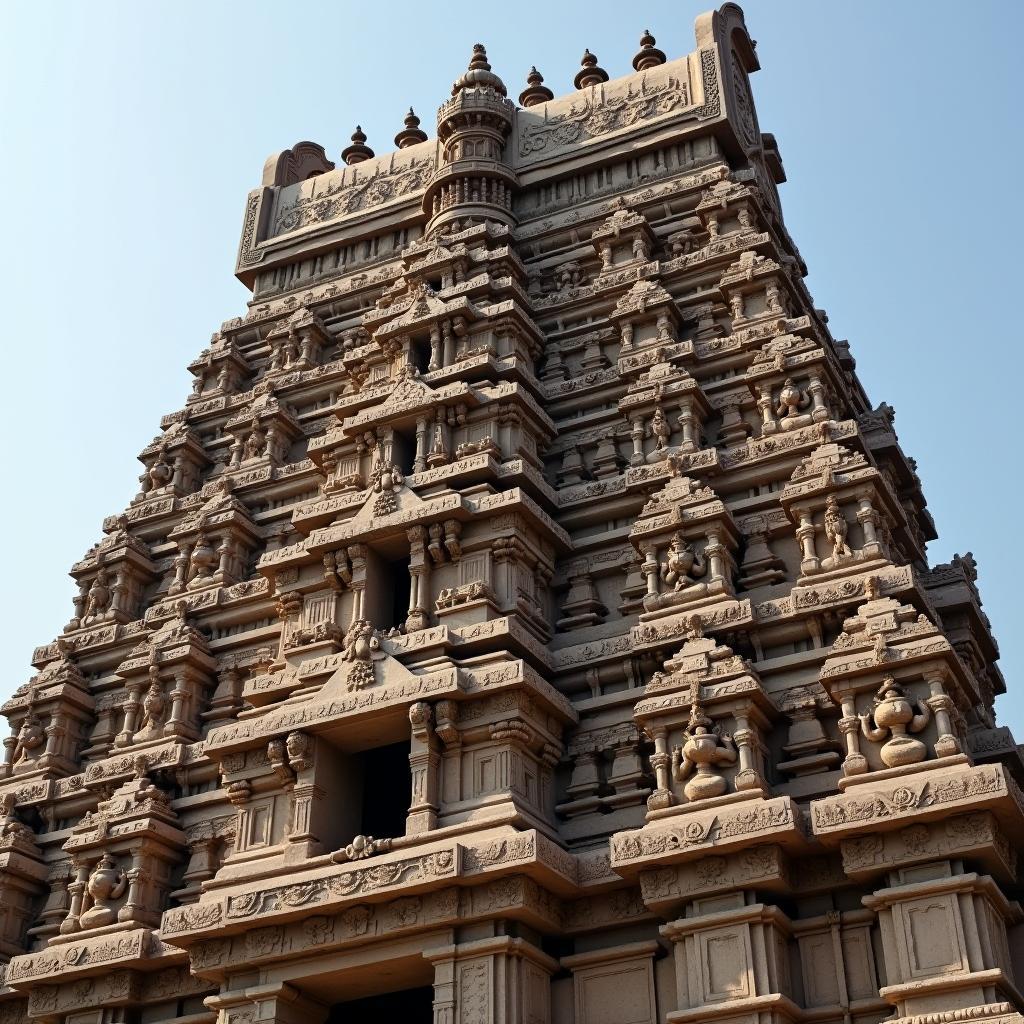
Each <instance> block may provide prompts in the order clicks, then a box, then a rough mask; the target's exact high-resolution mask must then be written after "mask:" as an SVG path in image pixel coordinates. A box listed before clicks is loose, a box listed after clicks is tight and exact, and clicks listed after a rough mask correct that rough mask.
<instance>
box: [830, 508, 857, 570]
mask: <svg viewBox="0 0 1024 1024" xmlns="http://www.w3.org/2000/svg"><path fill="white" fill-rule="evenodd" d="M848 530H849V526H848V525H847V522H846V517H845V516H844V515H843V512H842V509H841V508H840V507H839V501H838V500H837V498H836V497H835V495H832V494H830V495H829V497H828V501H827V502H826V504H825V537H826V539H827V540H828V542H829V543H830V544H831V545H832V558H833V560H834V561H835V562H836V563H837V564H838V562H839V561H840V560H841V559H843V558H852V557H853V552H852V551H851V550H850V546H849V545H848V544H847V543H846V534H847V531H848Z"/></svg>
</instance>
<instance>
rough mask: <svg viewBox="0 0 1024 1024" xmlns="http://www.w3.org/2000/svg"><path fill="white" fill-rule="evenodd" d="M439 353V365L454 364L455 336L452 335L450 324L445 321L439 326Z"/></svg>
mask: <svg viewBox="0 0 1024 1024" xmlns="http://www.w3.org/2000/svg"><path fill="white" fill-rule="evenodd" d="M441 352H442V355H441V359H442V360H443V362H442V364H441V365H442V366H451V365H452V363H454V362H455V335H453V334H452V327H451V324H450V323H449V322H448V321H447V320H445V321H444V322H443V323H442V324H441Z"/></svg>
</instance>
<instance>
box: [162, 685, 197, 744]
mask: <svg viewBox="0 0 1024 1024" xmlns="http://www.w3.org/2000/svg"><path fill="white" fill-rule="evenodd" d="M191 697H192V693H191V687H190V685H189V683H188V679H187V676H186V672H185V671H183V670H179V671H178V672H177V673H176V674H175V678H174V689H173V690H171V714H170V716H169V717H168V719H167V722H166V723H165V724H164V728H163V733H164V735H165V736H184V737H186V738H188V739H193V738H194V734H195V728H194V727H193V726H192V724H191V723H190V722H189V713H188V712H189V707H188V706H189V704H190V703H191Z"/></svg>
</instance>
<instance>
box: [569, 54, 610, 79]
mask: <svg viewBox="0 0 1024 1024" xmlns="http://www.w3.org/2000/svg"><path fill="white" fill-rule="evenodd" d="M607 81H608V72H607V71H605V69H604V68H602V67H599V66H598V63H597V57H595V56H594V54H592V53H591V52H590V51H589V50H584V51H583V56H582V57H580V69H579V71H577V72H576V77H575V78H574V79H573V80H572V84H573V85H574V86H575V87H576V88H577V89H586V88H587V87H588V86H591V85H601V84H602V83H603V82H607Z"/></svg>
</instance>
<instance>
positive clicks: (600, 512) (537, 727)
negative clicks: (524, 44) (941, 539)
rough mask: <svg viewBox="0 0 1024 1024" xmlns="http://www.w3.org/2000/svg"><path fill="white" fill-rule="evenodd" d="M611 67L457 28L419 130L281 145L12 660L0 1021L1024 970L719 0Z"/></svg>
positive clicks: (838, 992)
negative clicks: (561, 92)
mask: <svg viewBox="0 0 1024 1024" xmlns="http://www.w3.org/2000/svg"><path fill="white" fill-rule="evenodd" d="M579 42H580V43H585V42H586V41H585V40H580V41H579ZM576 46H577V43H574V44H573V51H572V52H573V53H578V52H579V50H578V49H576ZM623 46H624V49H623V59H624V60H625V59H628V57H629V54H630V53H632V52H634V47H635V37H632V39H631V40H629V41H625V40H624V41H623ZM606 57H607V54H606ZM566 59H567V61H569V60H570V57H569V54H568V52H567V53H566ZM779 59H783V57H781V56H780V57H779ZM632 66H633V72H632V73H630V74H628V75H625V76H623V77H620V78H611V77H610V76H609V74H608V72H607V71H605V70H604V69H603V68H602V67H601V66H600V64H599V62H598V59H597V57H596V56H595V55H594V54H592V53H591V52H590V51H589V50H585V51H584V56H583V59H582V61H581V67H580V70H579V72H578V73H577V74H576V77H575V82H574V89H573V90H572V91H571V92H570V93H569V94H568V95H565V96H561V97H556V96H554V94H553V93H552V92H551V90H550V89H548V88H547V87H546V86H545V85H544V84H543V78H542V76H541V75H540V74H539V73H537V72H536V70H535V69H532V70H531V72H530V73H529V75H528V76H527V82H526V85H527V87H526V89H525V90H524V91H523V93H522V94H521V95H520V97H519V101H520V105H519V106H518V107H517V106H516V105H515V104H514V103H513V102H512V101H511V100H509V98H508V96H507V91H506V88H505V85H504V84H503V82H502V80H501V78H499V77H498V75H497V74H496V73H495V71H494V70H493V69H492V68H491V66H490V64H489V62H488V60H487V56H486V53H485V51H484V48H483V47H482V46H479V45H478V46H476V47H475V48H474V51H473V57H472V60H471V62H470V64H469V68H468V69H467V70H466V72H465V73H464V74H462V75H461V76H460V77H459V78H458V79H457V80H456V82H455V84H454V86H453V88H452V95H451V98H450V99H448V100H447V101H446V102H445V103H444V104H443V105H442V106H441V108H440V110H439V112H438V118H437V137H436V138H433V139H431V138H428V137H427V135H426V132H425V131H424V130H423V129H422V127H421V125H420V121H419V119H418V118H417V117H416V115H415V114H414V113H413V112H412V110H411V109H410V111H409V114H408V115H407V116H406V117H405V119H404V127H403V128H402V130H400V131H399V132H398V134H397V135H396V136H395V146H396V148H395V150H394V152H391V153H386V154H381V155H377V154H376V153H375V151H374V149H372V148H371V147H370V146H369V145H368V139H367V136H366V134H365V133H364V132H363V131H362V129H361V128H359V127H357V128H356V131H355V132H354V133H353V135H352V138H351V141H350V142H345V143H344V148H343V149H342V152H341V156H340V160H339V162H338V163H337V164H335V162H333V161H331V160H330V159H328V157H327V155H326V151H325V149H324V148H323V147H322V146H320V145H318V144H315V143H312V142H300V143H298V144H296V145H295V146H293V147H291V148H290V149H286V150H283V151H281V152H279V153H276V154H274V155H272V156H271V157H270V158H269V159H268V160H267V162H266V164H265V165H264V168H263V177H262V181H261V183H260V185H259V187H257V188H256V189H254V190H253V191H252V192H251V193H250V194H249V196H248V199H247V201H246V206H245V212H244V218H243V225H242V237H241V243H240V247H239V253H238V261H237V266H236V274H237V276H238V278H239V279H240V280H241V281H242V282H243V283H244V284H245V285H246V286H247V287H248V288H249V289H250V290H251V292H252V298H251V301H250V302H249V304H248V307H247V309H246V311H245V313H244V314H243V315H241V316H238V317H235V318H233V319H230V320H228V321H226V322H225V323H223V324H222V325H221V327H220V329H219V330H217V331H216V332H215V333H214V334H213V336H212V338H211V339H210V342H209V344H208V345H207V347H206V348H205V349H203V351H202V352H200V354H199V355H198V356H197V357H196V359H194V360H193V361H192V363H190V364H189V371H190V372H191V374H192V377H193V386H192V391H191V394H189V395H188V396H187V397H186V398H185V399H184V403H183V405H182V408H181V409H179V410H177V411H176V412H172V413H170V414H169V415H167V416H165V417H164V418H163V419H162V420H161V422H160V432H159V433H158V434H157V436H155V437H154V438H153V439H152V440H151V441H150V443H148V444H147V445H145V447H143V448H142V450H141V452H140V456H139V458H140V462H141V464H142V472H141V475H140V478H139V487H138V490H137V493H136V495H135V497H134V498H133V499H132V501H131V502H130V503H129V505H128V507H127V508H125V509H122V510H120V511H118V512H117V513H116V514H114V515H111V516H110V517H108V518H107V520H106V521H105V522H104V523H103V527H102V535H101V536H100V538H99V539H98V540H97V543H96V544H95V545H93V547H92V548H90V550H89V551H88V552H86V553H85V555H84V556H83V557H82V559H81V560H80V561H78V562H77V563H76V564H75V565H74V566H73V567H72V568H71V575H72V577H73V578H74V580H75V581H76V584H77V593H76V595H75V598H74V601H73V606H72V608H71V609H69V618H68V621H67V625H66V626H65V628H64V630H63V631H62V633H61V635H60V636H59V637H56V638H53V639H52V640H51V641H50V642H48V643H44V644H43V645H42V646H40V647H38V648H37V649H36V650H35V652H34V655H33V664H34V666H35V669H36V672H35V674H34V675H32V676H31V677H30V678H29V679H28V680H27V681H26V682H25V683H24V685H22V686H21V687H20V688H18V689H17V690H16V691H15V693H14V694H13V696H11V698H10V699H9V700H8V701H7V702H6V703H5V704H4V705H3V707H2V708H0V712H2V713H3V715H4V716H5V717H6V719H7V722H8V725H9V730H8V735H7V737H6V739H5V740H4V749H5V758H4V761H3V766H2V768H0V975H2V985H0V1024H9V1022H14V1021H18V1022H23V1021H38V1022H39V1024H143V1022H144V1024H169V1022H170V1021H182V1020H183V1021H186V1022H189V1024H325V1022H326V1024H334V1022H340V1021H361V1020H370V1019H379V1020H392V1019H394V1020H403V1021H407V1022H409V1024H416V1022H427V1021H430V1022H432V1024H470V1022H472V1024H492V1022H493V1024H621V1022H626V1021H629V1022H630V1024H684V1022H697V1021H721V1022H722V1024H738V1022H744V1024H746V1022H749V1024H754V1022H756V1024H809V1022H818V1024H876V1022H878V1021H880V1020H883V1019H884V1020H887V1021H896V1022H898V1024H950V1022H953V1021H956V1022H961V1024H962V1022H970V1021H984V1022H986V1024H1012V1022H1017V1024H1021V1022H1022V1021H1024V1016H1022V1011H1024V997H1022V996H1021V991H1022V989H1024V976H1022V973H1021V969H1022V968H1021V965H1022V964H1024V932H1022V926H1024V913H1022V911H1021V908H1020V905H1019V903H1018V901H1017V897H1018V896H1019V894H1020V892H1021V875H1020V869H1019V865H1018V863H1017V852H1016V851H1017V849H1018V848H1019V846H1020V844H1021V842H1022V841H1024V796H1022V794H1021V788H1020V787H1021V786H1022V785H1024V761H1022V759H1021V756H1020V752H1019V749H1018V747H1017V744H1016V742H1015V740H1014V738H1013V736H1012V735H1011V734H1010V732H1009V730H1008V729H1006V728H1003V727H1000V726H998V725H997V723H996V719H995V712H994V706H993V702H994V700H995V697H996V696H997V695H998V694H1000V693H1002V692H1003V691H1004V690H1005V688H1006V687H1005V681H1004V680H1003V677H1002V675H1001V673H1000V671H999V668H998V664H997V662H998V648H997V646H996V643H995V640H994V638H993V637H992V635H991V632H990V628H989V622H988V619H987V618H986V615H985V612H984V610H983V607H982V602H981V596H980V593H979V589H978V570H977V566H976V565H975V562H974V559H973V558H972V556H971V555H970V554H969V553H968V554H964V555H955V556H954V557H953V558H952V559H951V560H950V561H949V562H948V563H943V564H936V565H932V564H930V563H929V560H928V554H927V551H926V544H927V542H928V541H930V540H933V539H934V538H935V528H934V524H933V522H932V520H931V517H930V515H929V512H928V509H927V507H926V503H925V499H924V497H923V494H922V491H921V481H920V480H919V478H918V476H917V473H916V469H915V464H914V462H913V459H912V458H910V457H909V456H908V455H906V454H905V453H904V451H903V449H902V447H901V444H900V441H899V438H898V436H897V433H896V430H895V414H894V411H893V410H892V408H891V407H890V406H888V405H886V404H885V403H884V402H883V403H882V404H879V405H877V406H875V405H872V404H871V403H870V402H869V400H868V398H867V395H866V393H865V391H864V389H863V387H862V386H861V384H860V382H859V380H858V377H857V374H856V366H855V363H854V360H853V357H852V355H851V349H850V346H849V345H848V343H847V342H845V341H842V340H837V339H835V338H834V337H833V336H832V334H831V331H830V329H829V324H828V318H827V316H826V315H825V313H824V312H823V311H822V310H820V309H818V308H817V307H816V306H815V304H814V302H813V299H812V297H811V295H810V293H809V292H808V290H807V287H806V284H805V283H804V277H805V275H806V267H805V266H804V263H803V260H802V259H801V257H800V254H799V251H798V250H797V249H796V247H795V245H794V243H793V241H792V239H791V238H790V236H789V234H788V232H787V230H786V226H785V223H784V220H783V216H782V210H781V206H780V202H779V195H778V191H777V186H778V185H780V184H781V183H782V182H784V180H785V176H784V174H783V170H782V163H781V159H780V156H779V151H778V147H777V145H776V143H775V140H774V138H773V137H772V136H771V135H769V134H767V133H764V132H762V131H761V128H760V126H759V122H758V119H757V115H756V112H755V108H754V104H753V100H752V94H751V91H750V83H749V77H750V75H752V74H753V73H754V72H756V71H757V70H758V67H759V63H758V57H757V54H756V51H755V47H754V43H753V41H752V40H751V39H750V37H749V35H748V33H747V29H746V25H745V23H744V18H743V14H742V12H741V11H740V10H739V8H738V7H736V6H735V5H734V4H726V5H725V6H723V7H722V8H721V9H720V10H718V11H716V12H713V13H709V14H706V15H702V16H701V17H700V18H698V20H697V25H696V47H695V49H694V51H693V52H691V53H689V54H685V55H682V56H674V57H673V56H670V55H668V54H666V53H665V52H664V51H663V50H661V49H659V48H658V47H657V45H656V39H655V37H654V36H653V35H652V34H651V32H650V31H648V30H644V31H643V34H642V36H641V38H640V49H639V51H638V52H636V53H635V56H634V57H633V58H632ZM351 113H352V115H353V118H352V122H350V123H354V121H355V116H354V115H355V113H356V112H354V111H353V112H351ZM44 639H45V638H44Z"/></svg>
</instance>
